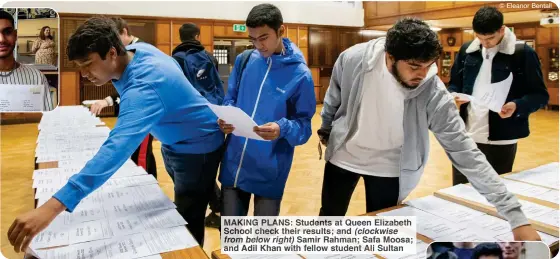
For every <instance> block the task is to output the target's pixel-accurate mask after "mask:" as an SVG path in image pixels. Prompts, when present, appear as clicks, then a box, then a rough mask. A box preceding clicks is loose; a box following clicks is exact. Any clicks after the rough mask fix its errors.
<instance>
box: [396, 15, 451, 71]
mask: <svg viewBox="0 0 560 259" xmlns="http://www.w3.org/2000/svg"><path fill="white" fill-rule="evenodd" d="M385 51H387V52H388V53H389V54H390V55H391V56H393V57H394V58H395V63H396V62H397V61H399V60H417V61H421V62H428V61H433V60H435V59H436V58H438V57H439V56H440V55H441V53H442V52H443V47H442V46H441V43H440V42H439V40H438V36H437V33H435V32H434V31H433V30H432V29H430V26H428V25H427V24H426V23H425V22H423V21H422V20H420V19H417V18H404V19H401V20H399V21H397V23H395V25H393V27H392V28H391V29H389V31H387V38H386V40H385Z"/></svg>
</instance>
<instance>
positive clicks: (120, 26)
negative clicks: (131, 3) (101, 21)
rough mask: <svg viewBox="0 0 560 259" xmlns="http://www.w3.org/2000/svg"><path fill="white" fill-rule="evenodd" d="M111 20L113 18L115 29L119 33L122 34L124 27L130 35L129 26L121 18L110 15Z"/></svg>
mask: <svg viewBox="0 0 560 259" xmlns="http://www.w3.org/2000/svg"><path fill="white" fill-rule="evenodd" d="M111 20H113V22H114V23H115V26H117V31H118V32H119V34H123V32H124V29H126V32H127V33H128V35H132V32H130V28H128V23H127V22H126V21H125V20H124V19H123V18H121V17H112V18H111Z"/></svg>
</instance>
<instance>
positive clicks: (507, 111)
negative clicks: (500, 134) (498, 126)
mask: <svg viewBox="0 0 560 259" xmlns="http://www.w3.org/2000/svg"><path fill="white" fill-rule="evenodd" d="M516 109H517V104H515V103H514V102H509V103H506V104H505V105H504V106H503V107H502V111H500V113H499V114H500V117H502V119H507V118H509V117H511V115H513V113H514V112H515V110H516Z"/></svg>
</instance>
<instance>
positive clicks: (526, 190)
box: [502, 179, 550, 199]
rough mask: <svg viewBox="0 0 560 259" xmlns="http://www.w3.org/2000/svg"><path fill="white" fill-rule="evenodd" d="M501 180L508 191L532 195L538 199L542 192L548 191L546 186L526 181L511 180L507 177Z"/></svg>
mask: <svg viewBox="0 0 560 259" xmlns="http://www.w3.org/2000/svg"><path fill="white" fill-rule="evenodd" d="M502 181H503V182H504V184H505V185H506V187H507V189H508V191H510V192H513V193H515V194H519V195H523V196H527V197H533V198H537V199H538V198H539V197H540V196H541V195H542V194H544V193H546V192H549V191H550V189H548V188H544V187H540V186H535V185H532V184H528V183H523V182H518V181H513V180H509V179H502Z"/></svg>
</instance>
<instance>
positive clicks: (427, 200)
mask: <svg viewBox="0 0 560 259" xmlns="http://www.w3.org/2000/svg"><path fill="white" fill-rule="evenodd" d="M406 204H408V205H410V206H412V207H415V208H417V209H419V210H423V211H425V212H428V213H430V214H434V215H437V216H439V217H442V218H445V219H447V220H449V221H452V222H455V223H460V222H464V221H468V220H471V219H473V218H476V217H479V216H482V215H484V214H485V213H483V212H480V211H477V210H473V209H471V208H469V207H466V206H462V205H459V204H457V203H453V202H450V201H447V200H444V199H441V198H438V197H435V196H433V195H429V196H425V197H422V198H418V199H414V200H409V201H407V202H406Z"/></svg>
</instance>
